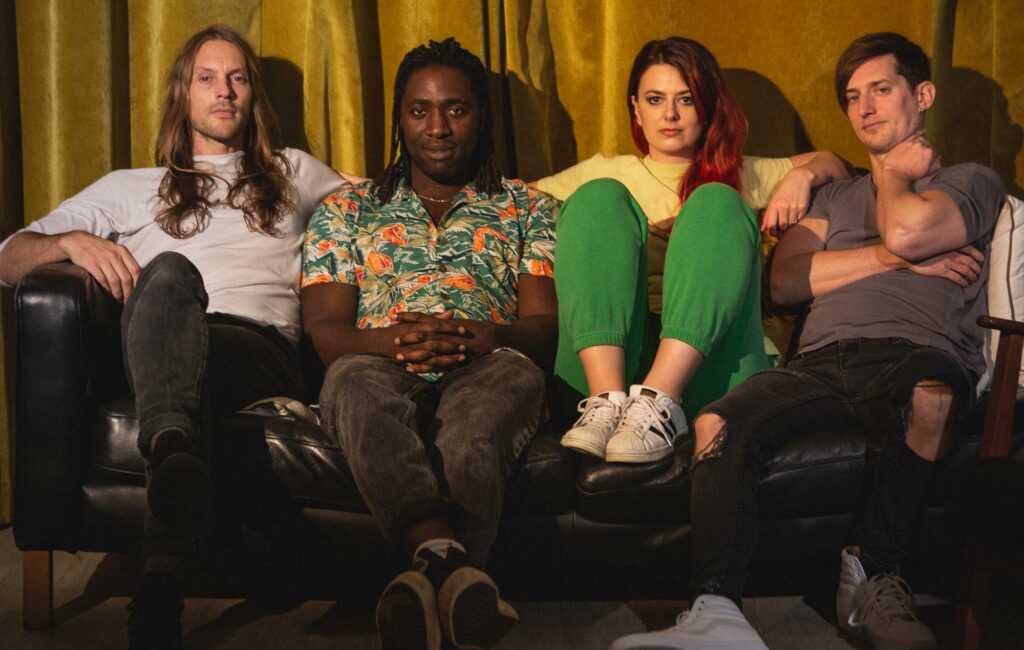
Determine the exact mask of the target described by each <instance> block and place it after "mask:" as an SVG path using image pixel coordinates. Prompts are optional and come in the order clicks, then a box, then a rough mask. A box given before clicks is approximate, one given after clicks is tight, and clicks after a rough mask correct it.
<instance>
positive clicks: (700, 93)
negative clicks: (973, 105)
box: [536, 37, 847, 463]
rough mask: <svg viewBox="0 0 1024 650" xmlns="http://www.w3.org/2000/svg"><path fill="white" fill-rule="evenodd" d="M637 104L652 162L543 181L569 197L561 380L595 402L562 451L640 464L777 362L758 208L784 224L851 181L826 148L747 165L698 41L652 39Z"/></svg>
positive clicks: (718, 77)
mask: <svg viewBox="0 0 1024 650" xmlns="http://www.w3.org/2000/svg"><path fill="white" fill-rule="evenodd" d="M626 99H627V106H628V108H629V119H630V127H631V130H632V135H633V141H634V142H635V143H636V145H637V147H638V148H639V149H640V151H641V152H643V153H644V154H645V156H644V158H638V157H636V156H632V155H630V156H616V157H614V158H607V157H605V156H602V155H597V156H595V157H593V158H590V159H589V160H586V161H583V162H581V163H580V164H578V165H576V166H574V167H571V168H570V169H567V170H565V171H563V172H562V173H560V174H556V175H555V176H551V177H549V178H545V179H542V180H540V181H537V183H536V187H537V188H539V189H541V190H543V191H546V192H549V193H551V194H553V195H554V196H555V197H556V198H559V199H564V200H565V204H564V205H563V206H562V208H561V211H560V213H559V217H558V222H557V231H558V277H557V279H556V280H555V283H556V286H557V290H558V299H559V312H558V313H559V341H558V352H557V358H556V363H555V374H556V375H557V376H558V377H560V378H561V379H563V380H564V381H565V382H566V383H567V384H568V385H569V386H570V387H572V388H573V389H574V390H575V392H577V393H579V394H580V395H582V396H586V399H584V400H583V401H582V402H581V403H580V406H579V410H580V411H581V413H582V415H581V416H580V417H579V420H578V421H577V422H576V424H575V426H574V427H573V428H572V429H570V430H569V431H568V432H567V433H566V434H565V436H564V437H563V438H562V444H563V445H565V446H566V447H569V448H571V449H574V450H576V451H579V452H582V453H586V454H591V455H594V456H597V457H598V458H604V459H605V460H608V461H616V462H628V463H641V462H647V461H653V460H657V459H659V458H662V457H663V456H666V455H667V454H669V453H670V452H671V450H672V441H673V440H674V439H675V438H676V437H677V436H678V435H680V434H681V433H684V432H686V431H687V429H688V424H687V421H686V417H685V415H684V413H689V414H691V415H692V414H695V413H697V412H698V411H699V410H700V409H701V408H702V407H703V406H704V405H705V404H707V403H708V402H711V401H713V400H715V399H717V398H718V397H721V396H722V395H723V394H724V393H725V392H726V391H727V390H728V389H730V388H732V387H734V386H736V385H738V384H739V383H740V382H741V381H743V380H744V379H746V378H747V377H748V376H750V375H751V374H753V373H754V372H757V371H759V370H763V369H765V368H767V367H768V366H769V361H768V357H767V355H766V353H765V347H764V334H763V330H762V328H761V281H760V277H761V259H760V255H759V251H760V243H761V237H760V233H759V232H758V223H757V219H756V217H755V216H754V212H753V210H754V209H757V208H762V207H765V206H767V208H766V210H765V214H764V219H763V228H764V229H765V230H768V231H771V232H776V231H784V230H786V229H787V228H789V227H791V226H792V225H793V224H795V223H796V222H797V221H799V220H800V219H801V218H802V217H803V215H804V213H805V212H806V209H807V206H808V204H809V201H810V192H811V188H813V187H815V186H818V185H821V184H822V183H824V182H826V181H828V180H831V179H834V178H846V177H847V173H846V168H845V166H844V164H843V162H842V161H841V160H840V159H839V158H838V157H837V156H835V155H834V154H831V153H827V152H826V153H806V154H799V155H796V156H793V157H791V158H782V159H767V158H753V157H749V156H748V157H743V156H741V155H740V150H741V148H742V146H743V143H744V141H745V140H746V136H747V121H746V118H745V117H744V115H743V112H742V110H741V108H740V106H739V104H738V103H737V101H736V100H735V99H734V97H733V95H732V93H731V92H730V91H729V89H728V88H727V87H726V85H725V82H724V81H723V79H722V71H721V70H720V69H719V67H718V63H717V62H716V61H715V58H714V56H713V55H712V54H711V53H710V52H709V51H708V50H707V49H706V48H705V47H704V46H703V45H701V44H700V43H697V42H695V41H692V40H689V39H685V38H679V37H673V38H668V39H665V40H662V41H651V42H650V43H647V44H646V45H644V47H643V48H642V49H641V50H640V53H639V54H638V55H637V56H636V59H635V60H634V62H633V69H632V71H631V72H630V75H629V86H628V89H627V93H626ZM651 312H653V314H652V313H651ZM654 314H660V319H659V317H658V316H656V315H654ZM659 330H660V331H659ZM659 337H660V341H659V340H658V339H659ZM636 382H639V383H636ZM630 383H632V386H629V387H628V391H629V392H628V395H627V393H626V391H627V385H629V384H630ZM680 403H681V407H680Z"/></svg>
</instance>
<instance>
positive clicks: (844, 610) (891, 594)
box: [836, 546, 936, 650]
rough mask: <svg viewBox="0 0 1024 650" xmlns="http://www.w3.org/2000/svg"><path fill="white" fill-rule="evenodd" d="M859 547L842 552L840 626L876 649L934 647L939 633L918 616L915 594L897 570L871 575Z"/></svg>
mask: <svg viewBox="0 0 1024 650" xmlns="http://www.w3.org/2000/svg"><path fill="white" fill-rule="evenodd" d="M857 553H858V549H857V548H856V547H852V546H851V547H849V548H846V549H843V551H842V553H841V554H840V564H839V589H838V590H837V592H836V621H837V622H838V623H839V627H841V628H842V629H844V630H846V631H847V632H849V633H851V634H855V635H857V636H859V637H863V638H865V639H867V640H868V641H870V642H871V647H873V648H875V650H882V649H886V650H888V649H889V648H893V649H895V648H900V649H904V648H907V649H911V650H918V649H919V650H931V649H933V648H935V647H936V641H935V635H934V634H932V631H931V630H929V629H928V626H927V625H925V624H924V623H922V622H921V621H920V620H919V619H918V618H917V608H916V607H915V605H914V594H913V592H912V591H911V590H910V586H909V585H908V584H907V582H906V581H905V580H904V579H903V578H901V577H899V576H898V575H896V574H895V573H879V574H877V575H874V576H871V577H870V578H868V577H867V574H866V573H865V571H864V567H863V565H862V564H861V563H860V558H859V557H858V556H857Z"/></svg>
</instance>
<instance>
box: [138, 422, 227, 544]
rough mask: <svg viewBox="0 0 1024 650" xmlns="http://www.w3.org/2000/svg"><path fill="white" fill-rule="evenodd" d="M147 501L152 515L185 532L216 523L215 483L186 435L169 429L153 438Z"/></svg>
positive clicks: (201, 529) (148, 472) (147, 479)
mask: <svg viewBox="0 0 1024 650" xmlns="http://www.w3.org/2000/svg"><path fill="white" fill-rule="evenodd" d="M146 499H147V501H148V503H149V509H150V512H152V513H153V515H155V516H156V517H157V518H158V519H160V520H162V521H163V522H165V523H167V524H168V525H170V526H172V527H174V528H176V529H180V530H182V531H183V532H200V531H203V530H205V529H206V528H207V527H208V526H209V524H210V522H211V521H212V520H213V479H212V478H211V476H210V470H209V468H208V467H207V466H206V463H204V462H203V460H202V459H201V458H199V456H197V455H196V453H195V448H194V446H193V444H192V440H191V438H190V437H189V436H188V434H187V433H185V432H184V431H181V430H180V429H167V430H164V431H161V432H159V433H157V434H156V435H155V436H154V437H153V442H152V443H151V453H150V457H149V463H148V465H147V467H146Z"/></svg>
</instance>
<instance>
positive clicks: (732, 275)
mask: <svg viewBox="0 0 1024 650" xmlns="http://www.w3.org/2000/svg"><path fill="white" fill-rule="evenodd" d="M556 230H557V236H558V249H557V250H558V252H557V259H556V268H557V270H556V272H555V288H556V290H557V292H558V326H559V338H558V356H557V359H556V361H555V374H556V375H558V376H559V377H561V378H562V379H563V380H565V382H566V383H568V384H569V385H570V386H572V387H573V388H574V389H575V390H577V391H579V392H580V393H582V394H584V395H588V394H589V391H588V390H587V380H586V376H585V375H584V373H583V366H582V365H581V364H580V359H579V355H578V352H579V351H580V350H582V349H583V348H586V347H590V346H592V345H617V346H620V347H622V348H623V349H624V351H625V356H626V377H624V379H625V381H626V384H627V385H628V384H630V383H639V382H641V381H642V380H643V378H644V375H646V373H647V371H648V370H649V369H650V364H651V362H652V361H653V359H654V352H655V348H656V346H657V341H658V337H657V336H650V335H649V330H650V328H651V325H652V324H656V323H657V317H656V316H653V315H652V314H650V313H649V312H648V308H647V236H648V235H647V218H646V217H645V216H644V213H643V211H642V210H641V209H640V206H639V205H638V204H637V202H636V201H635V200H634V199H633V197H632V195H630V193H629V191H628V190H627V189H626V187H625V186H624V185H622V183H620V182H618V181H616V180H612V179H607V178H602V179H597V180H593V181H590V182H588V183H586V184H584V185H582V186H580V188H579V189H577V190H576V192H574V193H573V194H572V196H570V197H569V198H568V199H566V201H565V203H564V204H563V205H562V208H561V211H560V212H559V215H558V219H557V222H556ZM760 240H761V236H760V232H759V230H758V224H757V219H756V217H755V216H754V213H753V211H752V210H751V209H750V207H749V206H748V205H747V204H746V203H745V202H744V201H743V199H742V198H741V197H740V195H739V194H738V193H737V192H736V191H735V190H734V189H732V188H731V187H728V186H726V185H723V184H721V183H708V184H706V185H703V186H701V187H699V188H697V189H696V190H695V191H694V192H693V194H691V195H690V197H689V198H688V199H687V200H686V203H685V204H684V205H683V208H682V209H681V210H680V212H679V216H678V219H677V220H676V222H675V226H674V227H673V229H672V234H671V236H670V238H669V244H668V251H667V253H666V256H665V269H664V289H663V308H662V316H661V332H660V338H673V339H678V340H680V341H684V342H685V343H688V344H690V345H692V346H693V347H694V348H696V349H697V351H698V352H700V353H701V354H702V355H703V356H704V361H703V363H701V365H700V368H698V370H697V373H696V374H695V375H694V377H693V379H692V380H691V381H690V383H689V385H688V386H687V387H686V390H684V391H683V395H682V400H681V402H682V407H683V410H684V411H685V412H686V414H687V417H688V418H691V419H692V418H695V417H696V416H697V414H698V413H699V412H700V409H701V408H703V407H704V405H706V404H708V403H710V402H712V401H714V400H716V399H718V398H719V397H721V396H722V395H724V394H725V393H726V392H727V391H728V390H729V389H730V388H732V387H733V386H736V385H738V384H740V383H741V382H742V381H743V380H744V379H746V378H747V377H749V376H750V375H751V374H753V373H755V372H757V371H759V370H763V369H765V368H768V367H769V362H768V357H767V355H766V354H765V351H764V333H763V330H762V329H761V260H760V255H759V245H760ZM691 425H692V422H691Z"/></svg>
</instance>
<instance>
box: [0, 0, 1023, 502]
mask: <svg viewBox="0 0 1024 650" xmlns="http://www.w3.org/2000/svg"><path fill="white" fill-rule="evenodd" d="M1022 15H1024V0H963V1H961V2H956V1H955V0H908V1H907V2H892V1H891V0H863V1H861V2H839V3H823V2H820V1H818V0H760V1H759V2H749V1H747V0H717V1H708V0H650V1H643V0H629V1H627V0H621V1H613V0H407V1H398V0H393V1H387V0H381V1H376V0H362V1H359V0H332V1H325V0H263V1H260V0H230V1H227V0H77V1H76V2H62V1H60V0H48V1H47V0H42V1H40V0H24V1H19V2H16V3H12V2H10V0H0V55H2V59H0V66H2V67H0V145H2V146H0V194H2V197H3V200H2V202H0V209H2V213H0V219H2V220H0V224H2V228H3V234H4V235H7V234H9V233H10V232H11V231H12V230H13V229H14V228H16V227H17V226H19V225H21V224H23V223H28V222H31V221H32V220H34V219H37V218H39V217H41V216H43V215H45V214H46V213H47V212H48V211H49V210H51V209H52V208H53V207H54V206H56V205H57V204H58V203H59V202H60V201H61V200H62V199H63V198H64V197H67V196H69V195H71V194H73V193H75V192H77V191H79V190H80V189H82V188H83V187H85V186H86V185H87V184H89V183H90V182H92V181H93V180H95V179H96V178H98V177H99V176H101V175H102V174H104V173H105V172H107V171H109V170H111V169H115V168H118V167H127V166H147V165H151V164H152V159H153V153H152V152H153V146H154V140H155V134H156V130H157V122H158V119H159V112H160V104H161V101H162V98H163V91H164V86H165V77H166V71H167V68H168V66H169V65H170V63H171V61H172V59H173V57H174V54H175V52H176V50H177V49H178V47H179V46H180V45H181V43H182V42H183V41H184V40H185V39H186V38H187V37H188V36H189V35H190V34H192V33H193V32H195V31H197V30H199V29H201V28H202V27H205V26H206V25H209V24H211V23H225V24H228V25H230V26H232V27H234V28H236V29H238V30H240V31H241V32H242V33H243V34H245V35H246V36H247V37H248V38H249V39H250V41H251V42H252V44H253V46H254V47H255V49H256V51H257V52H258V53H259V54H260V55H261V57H262V58H263V65H264V70H265V76H266V77H267V83H268V85H269V87H270V93H271V98H272V101H273V104H274V106H275V108H276V110H277V112H278V113H279V116H280V118H281V122H282V131H283V136H284V138H285V141H286V144H288V145H291V146H297V147H301V148H303V149H307V150H308V151H310V152H311V153H312V154H313V155H315V156H317V157H319V158H320V159H322V160H324V161H325V162H327V163H328V164H330V165H332V166H333V167H335V168H337V169H341V170H345V171H348V172H353V173H359V174H373V173H376V172H377V171H379V170H380V169H381V168H382V167H383V165H384V164H385V162H386V158H387V155H388V139H389V135H390V128H391V120H390V105H391V95H392V80H393V78H394V73H395V70H396V68H397V66H398V63H399V61H400V60H401V58H402V56H403V54H404V53H405V52H406V51H407V50H409V49H410V48H411V47H413V46H415V45H417V44H419V43H422V42H424V41H426V40H427V39H430V38H433V39H441V38H444V37H446V36H455V37H456V38H458V39H459V40H460V41H461V42H462V44H463V45H464V46H466V47H467V48H469V49H470V50H472V51H473V52H475V53H477V54H478V55H480V57H481V58H482V59H483V60H484V62H485V64H486V65H487V67H488V69H489V70H490V71H491V72H492V73H493V74H492V79H491V89H492V92H493V94H494V96H493V101H494V110H495V124H496V131H497V133H496V134H495V135H496V141H497V147H498V152H499V155H500V158H501V160H502V161H503V162H504V165H505V169H506V172H507V173H509V174H510V175H511V174H515V175H518V176H521V177H523V178H528V179H531V178H537V177H540V176H543V175H545V174H549V173H551V172H554V171H557V170H559V169H561V168H564V167H566V166H567V165H570V164H572V163H573V162H576V161H577V160H579V159H581V158H584V157H588V156H590V155H592V154H594V153H596V152H604V153H607V154H614V153H626V152H631V151H632V150H633V146H632V143H631V141H630V138H629V133H628V130H627V129H626V124H627V122H626V113H625V97H624V93H625V85H626V76H627V74H628V71H629V66H630V63H631V61H632V57H633V55H634V54H635V52H636V51H637V50H638V49H639V47H640V46H641V45H642V44H643V43H644V42H646V41H647V40H650V39H652V38H662V37H665V36H669V35H673V34H679V35H683V36H689V37H691V38H695V39H697V40H699V41H701V42H703V43H705V44H706V45H708V46H709V47H710V49H711V50H712V51H714V52H715V53H716V55H717V56H718V59H719V62H720V63H721V65H722V67H723V68H724V69H725V71H726V75H727V78H728V81H729V83H730V85H731V86H732V87H733V89H734V90H735V91H736V93H737V95H738V96H739V98H740V101H741V102H742V103H743V105H744V107H745V108H746V110H747V112H748V116H749V118H750V122H751V138H750V141H749V143H748V146H747V152H748V153H751V154H761V155H787V154H791V153H794V152H796V151H802V150H807V149H810V148H812V147H813V148H828V149H832V150H835V151H837V152H838V153H839V154H840V155H842V156H844V157H846V158H847V159H849V160H850V161H852V162H853V163H854V164H856V165H859V166H866V165H867V158H866V156H865V154H864V153H863V149H862V148H861V146H860V144H859V143H858V141H857V139H856V138H855V137H854V135H853V133H852V132H851V130H850V128H849V125H848V123H847V121H846V118H845V116H844V115H843V113H842V112H841V111H840V110H838V108H837V105H836V100H835V98H834V94H833V91H832V69H833V65H834V62H835V59H836V57H837V56H838V55H839V53H840V52H841V51H842V49H843V48H844V47H845V46H846V44H847V43H849V41H851V40H852V39H853V38H855V37H857V36H859V35H861V34H863V33H866V32H871V31H882V30H895V31H899V32H902V33H904V34H906V35H907V36H909V37H910V38H911V39H913V40H915V41H917V42H918V43H920V44H922V46H923V47H924V48H925V50H926V51H928V52H929V53H931V54H932V55H933V58H934V63H935V70H936V83H937V85H938V86H939V98H938V103H937V106H936V108H935V109H933V111H932V115H930V116H929V120H930V124H931V126H932V129H931V135H932V138H933V139H934V140H935V141H936V142H937V143H938V146H939V148H940V151H941V152H942V153H943V156H944V160H945V161H946V163H955V162H962V161H967V160H974V161H978V162H982V163H984V164H987V165H989V166H991V167H993V168H994V169H996V170H997V171H998V172H999V173H1000V174H1001V175H1002V176H1003V178H1004V179H1005V180H1006V182H1007V185H1008V186H1009V187H1011V191H1013V192H1015V193H1016V194H1017V195H1018V196H1021V195H1022V194H1021V185H1022V184H1024V154H1022V129H1021V126H1020V125H1021V124H1022V123H1024V65H1022V64H1024V40H1022V38H1021V36H1022V34H1021V31H1024V30H1022V27H1024V25H1022V23H1021V20H1020V17H1021V16H1022ZM22 188H23V191H22ZM10 293H11V292H9V291H8V292H5V293H4V296H5V298H6V302H3V303H0V305H2V306H3V308H4V312H3V315H4V318H3V319H2V321H0V325H2V327H3V331H4V334H5V336H4V341H5V343H6V346H5V350H6V353H5V354H4V364H3V365H2V366H0V369H3V370H5V374H4V379H5V380H6V386H7V388H8V389H7V390H6V391H0V521H7V520H9V519H10V486H11V483H10V465H11V451H12V448H13V444H14V443H15V441H14V440H13V435H12V433H11V432H12V431H13V429H12V428H11V426H10V422H11V421H12V414H11V408H12V404H13V401H12V400H11V395H12V393H11V385H12V384H13V373H12V371H11V369H10V366H11V342H12V336H13V331H12V328H11V326H10V323H9V318H10V309H9V303H10Z"/></svg>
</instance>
